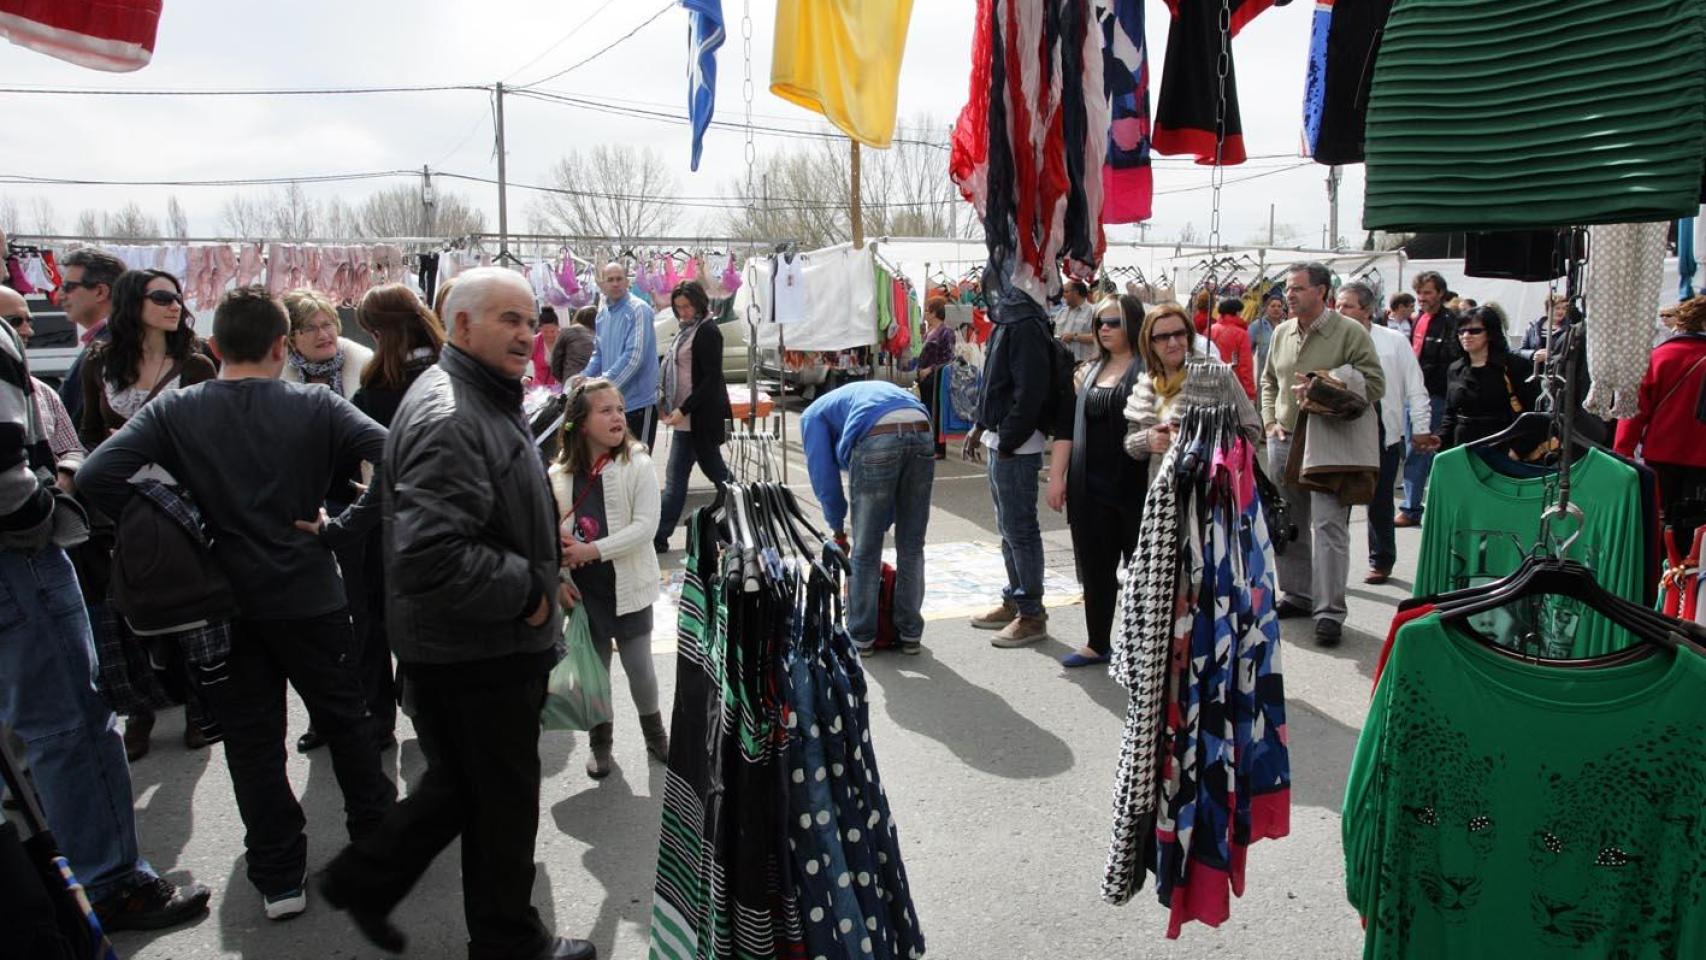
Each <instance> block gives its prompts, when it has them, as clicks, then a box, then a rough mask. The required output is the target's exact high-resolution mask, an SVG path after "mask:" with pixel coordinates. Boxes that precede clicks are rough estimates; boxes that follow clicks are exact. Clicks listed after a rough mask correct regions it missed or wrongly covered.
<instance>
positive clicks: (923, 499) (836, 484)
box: [800, 380, 936, 654]
mask: <svg viewBox="0 0 1706 960" xmlns="http://www.w3.org/2000/svg"><path fill="white" fill-rule="evenodd" d="M800 435H801V437H802V438H803V440H802V441H801V442H802V444H803V445H804V447H805V450H806V472H807V473H809V474H810V475H811V480H812V493H813V494H814V495H816V497H817V502H818V504H819V505H821V506H822V507H823V517H824V519H825V520H827V521H828V522H829V526H830V528H831V529H832V530H834V531H835V538H836V540H837V541H838V542H841V543H842V544H844V545H845V544H846V542H847V496H846V495H845V494H844V493H843V492H842V489H841V471H843V470H845V471H847V473H848V475H849V477H850V478H851V479H852V484H853V485H852V494H853V529H852V533H853V538H852V541H853V542H852V557H851V558H850V563H851V565H852V575H851V577H850V578H849V583H848V586H847V632H848V633H849V634H850V635H851V636H852V638H853V643H854V645H855V646H857V647H858V648H859V652H860V653H862V654H868V653H870V652H871V650H872V649H873V644H875V643H876V640H877V596H878V594H879V593H880V592H881V590H882V585H883V573H882V569H883V537H884V535H885V534H887V533H888V529H889V527H890V526H891V525H892V526H893V527H894V548H895V576H894V632H895V644H896V647H897V648H898V649H899V650H900V651H901V652H902V653H917V652H919V650H920V649H921V647H920V644H919V641H920V639H921V638H922V637H923V636H924V616H923V613H922V609H923V606H924V531H925V529H926V528H927V527H928V526H929V525H930V490H931V487H932V485H933V484H934V483H935V481H936V440H935V437H934V435H933V433H932V431H931V429H930V413H929V411H927V410H926V409H925V408H924V404H923V403H920V402H919V400H918V398H917V397H915V396H913V395H912V394H911V393H909V392H907V391H905V390H902V389H901V388H899V387H897V386H895V385H894V384H892V383H887V382H884V381H881V380H869V381H862V382H857V383H849V384H847V385H846V386H843V387H838V388H836V389H835V390H832V391H830V392H829V393H826V394H824V395H823V396H821V397H819V398H817V400H815V401H813V402H812V405H811V406H809V407H807V408H806V412H805V413H804V414H803V415H801V417H800Z"/></svg>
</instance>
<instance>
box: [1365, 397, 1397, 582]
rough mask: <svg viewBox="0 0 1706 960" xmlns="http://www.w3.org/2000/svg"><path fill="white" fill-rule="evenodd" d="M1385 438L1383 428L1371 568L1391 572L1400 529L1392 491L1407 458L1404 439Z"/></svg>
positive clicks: (1371, 519)
mask: <svg viewBox="0 0 1706 960" xmlns="http://www.w3.org/2000/svg"><path fill="white" fill-rule="evenodd" d="M1385 437H1386V434H1385V431H1382V432H1381V440H1382V446H1381V448H1380V479H1379V480H1377V481H1375V484H1374V499H1373V500H1372V501H1370V502H1369V505H1368V568H1369V569H1370V570H1386V571H1391V569H1392V565H1393V564H1394V563H1396V562H1398V539H1397V531H1396V530H1395V529H1393V526H1392V522H1393V521H1394V520H1396V519H1397V517H1396V516H1395V515H1394V513H1393V501H1392V494H1393V487H1394V486H1396V485H1397V482H1398V465H1399V464H1400V463H1402V462H1403V460H1404V444H1403V442H1402V441H1400V442H1398V443H1393V444H1386V443H1385V442H1384V441H1385Z"/></svg>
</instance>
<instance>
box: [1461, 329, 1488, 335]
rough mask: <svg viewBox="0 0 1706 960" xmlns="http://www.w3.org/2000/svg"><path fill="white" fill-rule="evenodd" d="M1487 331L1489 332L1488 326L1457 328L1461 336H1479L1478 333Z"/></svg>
mask: <svg viewBox="0 0 1706 960" xmlns="http://www.w3.org/2000/svg"><path fill="white" fill-rule="evenodd" d="M1486 332H1487V328H1486V327H1458V328H1457V335H1458V336H1460V337H1473V336H1478V335H1480V334H1483V333H1486Z"/></svg>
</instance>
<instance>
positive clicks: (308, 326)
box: [296, 320, 338, 334]
mask: <svg viewBox="0 0 1706 960" xmlns="http://www.w3.org/2000/svg"><path fill="white" fill-rule="evenodd" d="M296 332H297V333H307V334H321V333H337V332H338V325H337V324H335V323H333V322H332V321H330V320H318V321H315V322H314V323H305V324H303V325H302V326H300V327H297V328H296Z"/></svg>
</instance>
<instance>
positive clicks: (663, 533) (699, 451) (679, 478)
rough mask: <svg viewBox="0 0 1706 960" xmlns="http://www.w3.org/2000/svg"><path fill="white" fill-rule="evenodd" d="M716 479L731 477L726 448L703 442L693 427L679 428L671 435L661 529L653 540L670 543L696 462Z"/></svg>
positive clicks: (707, 475)
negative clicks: (699, 439)
mask: <svg viewBox="0 0 1706 960" xmlns="http://www.w3.org/2000/svg"><path fill="white" fill-rule="evenodd" d="M695 463H697V464H699V470H700V472H702V473H704V474H705V479H707V480H709V481H711V482H712V483H723V482H724V481H726V480H728V478H729V468H728V465H727V464H725V463H723V450H722V448H721V447H720V446H718V445H717V444H714V443H709V442H706V443H700V442H699V441H698V439H697V437H696V435H695V434H694V432H693V431H691V430H688V431H681V430H677V431H675V432H673V433H671V434H670V435H669V465H668V466H667V467H665V468H664V481H663V506H662V509H661V510H659V512H658V532H657V536H656V537H653V538H652V542H653V544H654V545H656V546H657V548H658V549H659V550H663V549H666V548H667V547H668V546H669V535H670V534H672V533H674V532H675V525H676V523H677V522H678V521H680V520H681V508H682V506H683V505H685V504H686V503H687V478H688V477H690V476H692V475H693V465H694V464H695Z"/></svg>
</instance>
